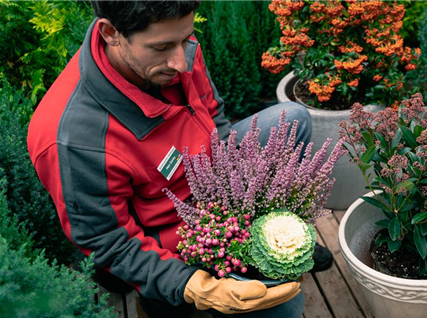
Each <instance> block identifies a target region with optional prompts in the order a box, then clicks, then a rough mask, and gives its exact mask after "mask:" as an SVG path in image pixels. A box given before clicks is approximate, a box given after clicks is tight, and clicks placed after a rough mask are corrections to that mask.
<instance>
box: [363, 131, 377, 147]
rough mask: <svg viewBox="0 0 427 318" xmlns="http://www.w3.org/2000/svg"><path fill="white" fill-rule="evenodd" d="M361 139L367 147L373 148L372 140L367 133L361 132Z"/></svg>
mask: <svg viewBox="0 0 427 318" xmlns="http://www.w3.org/2000/svg"><path fill="white" fill-rule="evenodd" d="M362 136H363V139H365V141H366V143H367V144H368V146H369V147H372V146H375V142H374V138H372V135H371V134H370V133H368V132H367V131H364V132H362Z"/></svg>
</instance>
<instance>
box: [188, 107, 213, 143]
mask: <svg viewBox="0 0 427 318" xmlns="http://www.w3.org/2000/svg"><path fill="white" fill-rule="evenodd" d="M185 107H186V108H187V110H188V111H189V112H190V114H191V116H193V117H194V118H195V119H196V120H197V122H198V123H199V124H200V126H202V128H203V129H204V130H205V131H206V132H207V134H208V135H209V136H210V135H211V133H212V131H210V130H209V128H208V126H206V124H205V123H204V122H203V121H202V120H201V119H200V118H199V116H197V115H196V111H195V110H194V108H193V107H191V105H190V104H187V105H185Z"/></svg>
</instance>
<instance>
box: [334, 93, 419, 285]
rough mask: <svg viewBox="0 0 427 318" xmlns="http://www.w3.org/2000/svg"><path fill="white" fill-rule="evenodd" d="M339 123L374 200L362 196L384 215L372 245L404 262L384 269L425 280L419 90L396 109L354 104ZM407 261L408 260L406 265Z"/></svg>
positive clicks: (400, 275) (394, 273) (397, 274)
mask: <svg viewBox="0 0 427 318" xmlns="http://www.w3.org/2000/svg"><path fill="white" fill-rule="evenodd" d="M340 126H341V129H340V136H342V137H344V138H346V143H345V147H347V148H348V150H349V152H348V153H349V155H350V157H351V159H352V161H353V162H354V163H355V164H356V165H357V166H358V167H359V168H360V170H361V172H362V174H363V177H364V178H365V180H366V182H367V186H368V187H369V189H370V190H371V191H372V192H373V193H374V194H375V196H374V197H373V198H369V197H363V199H364V200H365V201H367V202H368V203H370V204H373V205H375V206H377V207H379V208H381V209H382V211H383V213H384V215H385V219H383V220H381V221H379V222H377V225H378V226H379V227H380V228H383V230H382V231H380V232H379V234H378V235H377V236H376V240H375V243H376V245H377V246H378V247H381V246H383V247H386V248H387V249H388V251H389V252H390V253H391V255H390V256H389V257H388V261H387V262H388V263H390V262H392V260H393V259H394V258H396V261H398V262H403V263H402V264H401V265H399V267H398V268H397V269H398V270H399V271H394V270H395V268H391V269H390V272H386V273H387V274H390V275H393V276H398V277H402V278H424V279H425V278H426V277H427V275H426V273H427V257H426V256H427V212H426V210H427V200H426V198H427V130H426V128H427V108H426V107H425V105H424V103H423V99H422V95H421V94H419V93H418V94H415V95H414V96H412V98H410V99H408V100H404V101H403V102H402V103H401V104H400V107H399V109H398V112H396V111H395V110H394V109H392V108H386V109H385V110H384V111H380V112H378V113H377V114H373V113H372V112H369V111H365V110H364V108H363V106H362V105H360V104H358V103H356V104H354V106H353V107H352V109H351V117H350V122H349V123H348V122H345V121H344V122H342V123H341V124H340ZM370 168H372V169H373V171H374V174H375V177H374V178H373V179H370V178H369V176H370V171H371V170H372V169H370ZM371 180H372V181H371ZM378 190H380V193H378V192H376V191H378ZM412 260H413V264H412V263H410V264H411V265H409V266H407V265H406V264H409V262H410V261H411V262H412ZM407 267H408V268H407ZM402 269H403V270H404V271H402ZM413 269H414V270H413ZM411 270H413V271H414V272H411Z"/></svg>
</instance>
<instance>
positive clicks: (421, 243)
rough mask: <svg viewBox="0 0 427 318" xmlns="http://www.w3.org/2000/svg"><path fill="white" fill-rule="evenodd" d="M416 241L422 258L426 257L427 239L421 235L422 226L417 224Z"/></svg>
mask: <svg viewBox="0 0 427 318" xmlns="http://www.w3.org/2000/svg"><path fill="white" fill-rule="evenodd" d="M414 243H415V246H416V247H417V251H418V253H419V254H420V256H421V258H422V259H425V258H426V256H427V240H426V237H425V236H423V235H421V232H420V228H419V226H418V225H415V230H414Z"/></svg>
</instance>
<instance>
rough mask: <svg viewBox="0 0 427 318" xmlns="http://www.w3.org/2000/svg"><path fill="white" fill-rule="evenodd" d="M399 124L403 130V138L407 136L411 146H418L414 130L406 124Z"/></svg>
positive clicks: (406, 138)
mask: <svg viewBox="0 0 427 318" xmlns="http://www.w3.org/2000/svg"><path fill="white" fill-rule="evenodd" d="M397 125H398V126H399V128H400V129H401V130H402V133H403V138H405V140H406V142H407V143H408V144H409V146H410V147H411V148H412V149H414V148H416V147H417V146H418V144H417V141H416V138H415V136H414V134H413V133H412V131H411V130H410V129H408V128H406V127H405V126H403V125H402V124H397Z"/></svg>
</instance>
